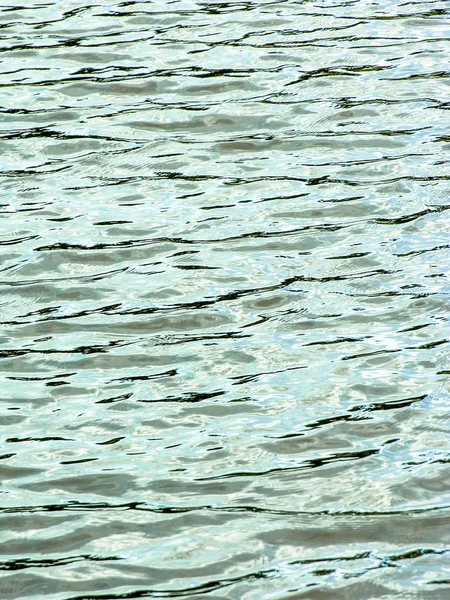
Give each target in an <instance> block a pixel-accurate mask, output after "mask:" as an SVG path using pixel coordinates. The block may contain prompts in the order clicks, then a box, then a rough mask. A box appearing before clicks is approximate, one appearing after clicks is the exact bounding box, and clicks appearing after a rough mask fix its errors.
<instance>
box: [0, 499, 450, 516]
mask: <svg viewBox="0 0 450 600" xmlns="http://www.w3.org/2000/svg"><path fill="white" fill-rule="evenodd" d="M101 510H108V511H109V510H114V511H115V510H121V511H127V510H138V511H144V512H150V513H157V514H178V513H186V512H198V511H210V512H225V513H227V512H231V513H235V512H242V513H262V514H270V515H275V516H277V515H279V516H293V517H302V516H305V517H318V516H326V517H336V518H338V517H342V518H345V517H376V518H377V517H380V518H381V517H391V516H410V515H412V516H414V515H421V514H427V513H430V512H437V511H449V510H450V504H445V505H443V506H429V507H419V508H408V509H393V510H392V509H391V510H378V511H376V510H358V509H353V510H319V511H302V510H292V509H289V510H288V509H274V508H265V507H261V506H253V505H237V506H215V505H212V504H201V505H196V506H151V505H149V504H148V503H146V502H144V501H136V502H124V503H119V504H113V503H110V502H81V501H78V500H68V501H63V502H61V503H58V504H42V505H31V506H13V507H11V506H3V507H0V513H3V514H16V513H20V514H21V513H39V512H44V513H45V512H63V511H69V512H83V511H88V512H89V511H101Z"/></svg>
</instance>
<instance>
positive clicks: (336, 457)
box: [194, 448, 380, 481]
mask: <svg viewBox="0 0 450 600" xmlns="http://www.w3.org/2000/svg"><path fill="white" fill-rule="evenodd" d="M379 452H380V448H369V449H366V450H359V451H355V452H339V453H336V454H332V455H331V456H328V457H324V458H312V459H309V460H305V461H303V462H302V463H301V464H299V465H297V466H295V467H274V468H273V469H266V470H264V471H236V472H231V473H225V474H223V475H211V476H208V477H197V478H195V479H194V481H218V480H220V479H231V478H235V477H261V476H264V475H272V474H273V473H289V472H295V471H303V470H305V469H316V468H318V467H323V466H326V465H328V464H332V463H334V462H347V461H353V460H360V459H363V458H367V457H369V456H374V455H376V454H379Z"/></svg>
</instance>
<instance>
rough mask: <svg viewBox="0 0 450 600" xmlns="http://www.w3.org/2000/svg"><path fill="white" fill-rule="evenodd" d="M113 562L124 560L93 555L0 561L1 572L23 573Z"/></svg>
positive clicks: (116, 557)
mask: <svg viewBox="0 0 450 600" xmlns="http://www.w3.org/2000/svg"><path fill="white" fill-rule="evenodd" d="M112 560H123V559H122V558H120V557H118V556H95V555H92V554H80V555H76V556H65V557H64V558H42V559H33V558H15V559H11V560H6V561H0V571H21V570H23V569H35V568H49V567H62V566H65V565H71V564H73V563H77V562H83V561H89V562H104V561H112Z"/></svg>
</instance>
